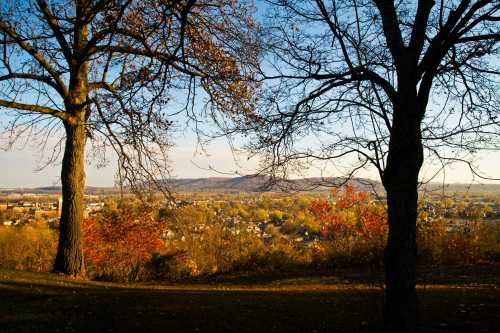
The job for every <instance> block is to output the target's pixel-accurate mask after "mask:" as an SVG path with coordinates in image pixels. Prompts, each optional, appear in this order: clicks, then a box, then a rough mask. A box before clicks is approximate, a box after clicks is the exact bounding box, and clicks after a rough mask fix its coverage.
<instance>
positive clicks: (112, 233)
mask: <svg viewBox="0 0 500 333" xmlns="http://www.w3.org/2000/svg"><path fill="white" fill-rule="evenodd" d="M83 231H84V254H85V258H86V260H87V265H88V267H89V269H91V270H92V271H93V273H94V275H96V276H98V277H100V278H105V279H113V280H125V281H133V280H137V279H138V278H140V275H141V273H142V272H143V269H144V265H145V264H146V263H147V262H148V261H149V260H150V259H151V256H152V254H153V253H155V252H158V251H160V250H161V249H162V247H163V241H162V240H161V232H162V228H161V224H160V222H158V221H156V220H155V219H154V218H153V216H152V214H151V213H150V212H148V211H147V210H145V211H135V210H132V209H130V208H126V209H124V210H121V211H112V210H111V211H109V210H108V211H105V212H104V213H103V214H102V215H100V216H98V217H94V218H90V219H86V220H85V221H84V223H83Z"/></svg>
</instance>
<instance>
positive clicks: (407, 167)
mask: <svg viewBox="0 0 500 333" xmlns="http://www.w3.org/2000/svg"><path fill="white" fill-rule="evenodd" d="M416 105H417V103H416V102H415V103H411V102H410V103H405V105H402V106H399V107H397V108H395V109H394V117H393V127H392V132H391V140H390V143H389V155H388V158H387V167H386V170H385V172H384V176H383V184H384V187H385V189H386V192H387V208H388V224H389V236H388V240H387V247H386V250H385V314H384V316H385V331H386V332H405V333H411V332H415V331H416V324H417V295H416V288H415V287H416V283H415V279H416V277H415V275H416V252H417V245H416V221H417V201H418V188H417V187H418V173H419V171H420V167H421V165H422V162H423V148H422V143H421V133H420V118H419V113H418V108H417V106H416Z"/></svg>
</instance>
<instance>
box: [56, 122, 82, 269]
mask: <svg viewBox="0 0 500 333" xmlns="http://www.w3.org/2000/svg"><path fill="white" fill-rule="evenodd" d="M64 125H65V128H66V147H65V149H64V157H63V161H62V171H61V182H62V195H63V204H62V211H61V222H60V231H59V243H58V247H57V255H56V260H55V264H54V271H55V272H59V273H64V274H68V275H72V276H76V277H83V276H85V265H84V262H83V249H82V231H81V226H80V221H81V220H82V218H83V208H84V207H83V195H84V187H85V172H84V152H85V141H86V131H85V125H84V124H83V123H79V124H76V125H74V124H69V123H65V124H64Z"/></svg>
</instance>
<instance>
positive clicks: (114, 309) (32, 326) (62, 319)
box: [0, 270, 500, 332]
mask: <svg viewBox="0 0 500 333" xmlns="http://www.w3.org/2000/svg"><path fill="white" fill-rule="evenodd" d="M347 282H348V281H347ZM418 290H419V296H420V302H421V304H420V310H421V311H420V312H421V321H420V323H421V324H420V331H421V332H498V327H499V326H498V323H497V320H498V314H499V313H500V289H499V288H498V285H496V284H488V285H485V284H474V285H467V284H460V285H450V284H441V285H436V284H434V285H426V286H425V287H424V286H420V287H419V289H418ZM382 295H383V294H382V290H381V288H380V287H379V286H377V285H375V284H363V283H349V282H348V283H346V282H343V281H340V282H339V280H337V279H335V278H332V277H315V278H308V277H301V278H294V279H280V280H274V281H272V280H266V281H264V282H258V281H252V282H251V283H227V282H226V283H215V284H208V283H207V284H204V283H191V284H175V285H165V284H117V283H105V282H93V281H78V280H73V279H68V278H65V277H62V276H58V275H53V274H46V273H29V272H24V271H9V270H0V331H1V332H378V331H380V330H381V309H382V300H383V297H382Z"/></svg>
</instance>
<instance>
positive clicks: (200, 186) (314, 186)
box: [0, 176, 500, 195]
mask: <svg viewBox="0 0 500 333" xmlns="http://www.w3.org/2000/svg"><path fill="white" fill-rule="evenodd" d="M163 184H164V185H166V186H168V187H169V188H170V189H172V190H173V191H174V192H228V193H236V192H265V191H275V192H278V191H325V190H328V189H329V188H331V187H332V186H334V185H338V184H342V179H341V178H301V179H292V180H278V181H273V182H271V181H270V179H269V178H268V177H266V176H255V177H254V176H242V177H208V178H178V179H169V180H165V181H163ZM350 184H352V185H353V186H354V188H356V189H357V190H362V191H372V190H373V189H375V190H376V191H377V192H379V193H383V192H384V190H383V187H382V185H381V183H380V182H378V181H374V180H370V179H363V178H355V179H352V180H351V181H350ZM443 189H444V191H445V192H448V193H455V192H471V193H500V184H457V183H455V184H444V187H443V184H439V183H430V184H427V185H425V186H424V187H422V188H421V190H426V191H432V192H434V191H442V190H443ZM118 191H119V189H118V188H116V187H93V186H88V187H86V189H85V192H86V193H87V194H95V195H98V194H112V193H118ZM8 193H34V194H57V193H61V187H60V186H44V187H37V188H8V189H7V188H4V189H2V188H0V194H8Z"/></svg>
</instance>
